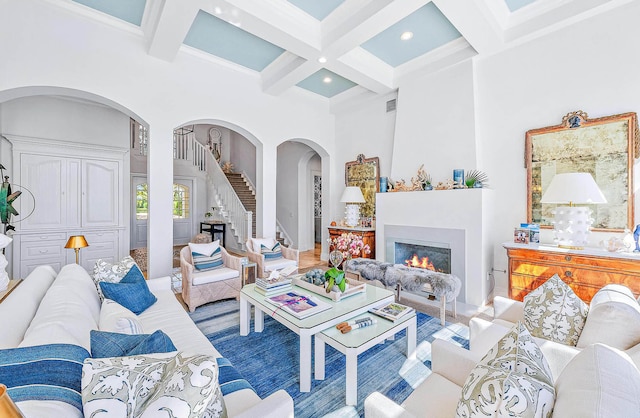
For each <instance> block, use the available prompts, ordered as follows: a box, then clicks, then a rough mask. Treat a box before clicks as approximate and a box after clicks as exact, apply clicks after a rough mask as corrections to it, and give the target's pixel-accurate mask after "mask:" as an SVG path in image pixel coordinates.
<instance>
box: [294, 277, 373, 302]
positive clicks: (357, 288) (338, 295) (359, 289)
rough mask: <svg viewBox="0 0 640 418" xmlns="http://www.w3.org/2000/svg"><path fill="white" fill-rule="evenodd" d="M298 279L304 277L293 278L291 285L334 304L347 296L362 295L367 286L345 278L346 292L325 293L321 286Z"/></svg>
mask: <svg viewBox="0 0 640 418" xmlns="http://www.w3.org/2000/svg"><path fill="white" fill-rule="evenodd" d="M300 277H304V275H301V276H298V277H294V278H293V283H292V284H293V285H294V286H298V287H302V288H303V289H307V290H310V291H312V292H313V293H317V294H318V295H320V296H324V297H325V298H329V299H331V300H333V301H334V302H340V301H341V300H342V299H345V298H348V297H349V296H353V295H357V294H358V293H363V292H364V291H365V290H366V286H367V285H366V284H365V283H363V282H359V281H357V280H353V279H349V278H346V280H347V283H348V284H349V288H348V289H347V290H345V291H344V292H340V291H338V292H335V291H333V290H332V291H331V292H329V293H327V291H326V290H325V288H324V287H323V286H318V285H315V284H313V283H309V282H307V281H304V280H303V279H301V278H300Z"/></svg>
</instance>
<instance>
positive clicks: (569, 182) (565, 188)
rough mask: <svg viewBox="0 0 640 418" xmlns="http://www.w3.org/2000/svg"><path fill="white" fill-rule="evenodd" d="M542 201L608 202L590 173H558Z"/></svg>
mask: <svg viewBox="0 0 640 418" xmlns="http://www.w3.org/2000/svg"><path fill="white" fill-rule="evenodd" d="M540 203H590V204H594V203H607V199H606V198H605V197H604V195H603V194H602V191H600V188H599V187H598V185H597V184H596V182H595V180H594V179H593V177H592V176H591V174H589V173H561V174H556V175H555V176H554V177H553V179H551V183H550V184H549V187H547V191H546V192H544V195H543V196H542V199H540Z"/></svg>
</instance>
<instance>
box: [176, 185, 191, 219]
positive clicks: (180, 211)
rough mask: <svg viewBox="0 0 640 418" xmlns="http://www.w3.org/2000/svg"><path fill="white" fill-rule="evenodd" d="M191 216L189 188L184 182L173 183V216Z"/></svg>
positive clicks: (181, 217) (184, 217)
mask: <svg viewBox="0 0 640 418" xmlns="http://www.w3.org/2000/svg"><path fill="white" fill-rule="evenodd" d="M188 217H189V188H188V187H187V186H184V185H182V184H174V185H173V218H174V219H186V218H188Z"/></svg>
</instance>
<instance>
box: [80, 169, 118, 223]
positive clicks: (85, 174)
mask: <svg viewBox="0 0 640 418" xmlns="http://www.w3.org/2000/svg"><path fill="white" fill-rule="evenodd" d="M120 198H121V196H120V166H119V163H118V161H99V160H82V226H83V227H103V226H118V222H119V219H118V206H119V204H120Z"/></svg>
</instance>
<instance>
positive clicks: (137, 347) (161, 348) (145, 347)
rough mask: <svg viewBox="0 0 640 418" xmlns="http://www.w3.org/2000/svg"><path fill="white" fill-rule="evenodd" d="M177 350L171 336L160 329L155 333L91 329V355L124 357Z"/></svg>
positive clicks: (95, 356)
mask: <svg viewBox="0 0 640 418" xmlns="http://www.w3.org/2000/svg"><path fill="white" fill-rule="evenodd" d="M172 351H176V347H175V346H174V345H173V342H172V341H171V338H169V336H168V335H167V334H165V333H164V332H162V331H160V330H158V331H156V332H154V333H153V334H136V335H129V334H119V333H117V332H105V331H96V330H92V331H91V357H93V358H105V357H122V356H136V355H143V354H151V353H170V352H172Z"/></svg>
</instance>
